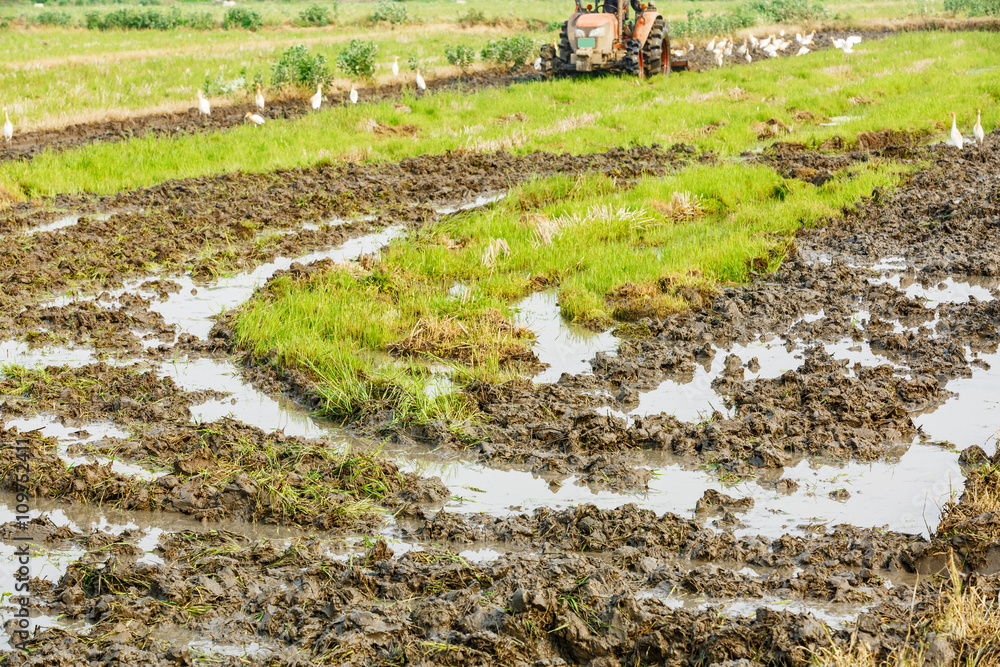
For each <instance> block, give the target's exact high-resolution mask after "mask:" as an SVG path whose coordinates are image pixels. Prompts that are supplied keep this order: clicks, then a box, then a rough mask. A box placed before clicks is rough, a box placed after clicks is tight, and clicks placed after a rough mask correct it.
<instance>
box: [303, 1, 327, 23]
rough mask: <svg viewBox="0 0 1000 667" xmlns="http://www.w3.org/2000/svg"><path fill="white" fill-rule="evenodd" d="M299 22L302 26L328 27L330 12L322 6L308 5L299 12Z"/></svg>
mask: <svg viewBox="0 0 1000 667" xmlns="http://www.w3.org/2000/svg"><path fill="white" fill-rule="evenodd" d="M299 21H301V22H302V24H303V25H312V26H324V25H330V22H331V21H330V10H329V9H327V8H326V7H323V6H322V5H309V6H308V7H306V8H305V9H303V10H302V11H301V12H299Z"/></svg>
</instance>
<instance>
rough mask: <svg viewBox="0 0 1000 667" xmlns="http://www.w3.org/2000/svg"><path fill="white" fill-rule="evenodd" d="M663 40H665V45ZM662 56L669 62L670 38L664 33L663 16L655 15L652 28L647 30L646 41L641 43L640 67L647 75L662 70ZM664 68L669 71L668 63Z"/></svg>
mask: <svg viewBox="0 0 1000 667" xmlns="http://www.w3.org/2000/svg"><path fill="white" fill-rule="evenodd" d="M664 42H666V44H665V45H664ZM664 48H666V51H664ZM664 56H666V58H667V59H668V62H669V58H670V38H669V37H666V35H665V30H664V23H663V17H657V18H656V20H655V21H653V28H652V29H651V30H650V31H649V36H648V37H647V38H646V43H645V44H643V45H642V67H643V69H644V70H645V75H646V76H647V77H650V76H652V75H654V74H659V73H660V72H662V71H664V67H663V58H664ZM666 70H667V71H668V72H669V71H670V66H669V65H667V68H666Z"/></svg>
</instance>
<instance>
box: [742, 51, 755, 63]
mask: <svg viewBox="0 0 1000 667" xmlns="http://www.w3.org/2000/svg"><path fill="white" fill-rule="evenodd" d="M743 59H744V60H746V61H747V62H748V63H751V62H753V58H752V57H751V56H750V54H749V53H747V54H746V55H745V56H743Z"/></svg>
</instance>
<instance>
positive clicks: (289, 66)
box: [271, 44, 330, 88]
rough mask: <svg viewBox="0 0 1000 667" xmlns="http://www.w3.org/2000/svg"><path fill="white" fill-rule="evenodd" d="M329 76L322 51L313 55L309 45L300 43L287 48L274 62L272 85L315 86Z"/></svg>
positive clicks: (278, 86) (281, 86)
mask: <svg viewBox="0 0 1000 667" xmlns="http://www.w3.org/2000/svg"><path fill="white" fill-rule="evenodd" d="M329 78H330V72H329V70H328V68H327V66H326V57H325V56H324V55H323V54H321V53H317V54H315V55H313V54H312V53H310V52H309V47H307V46H303V45H302V44H299V45H297V46H291V47H289V48H287V49H285V51H284V53H282V54H281V56H280V57H279V58H278V60H277V62H275V63H274V66H273V71H272V74H271V85H272V86H274V87H275V88H283V87H284V86H287V85H297V86H307V87H309V88H314V87H315V86H316V84H318V83H322V82H324V81H326V80H327V79H329Z"/></svg>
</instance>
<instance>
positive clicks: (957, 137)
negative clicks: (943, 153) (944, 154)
mask: <svg viewBox="0 0 1000 667" xmlns="http://www.w3.org/2000/svg"><path fill="white" fill-rule="evenodd" d="M951 143H953V144H955V147H956V148H957V149H958V150H962V147H963V146H964V145H965V141H964V140H963V139H962V133H961V132H959V131H958V123H957V122H955V112H954V111H952V112H951Z"/></svg>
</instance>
